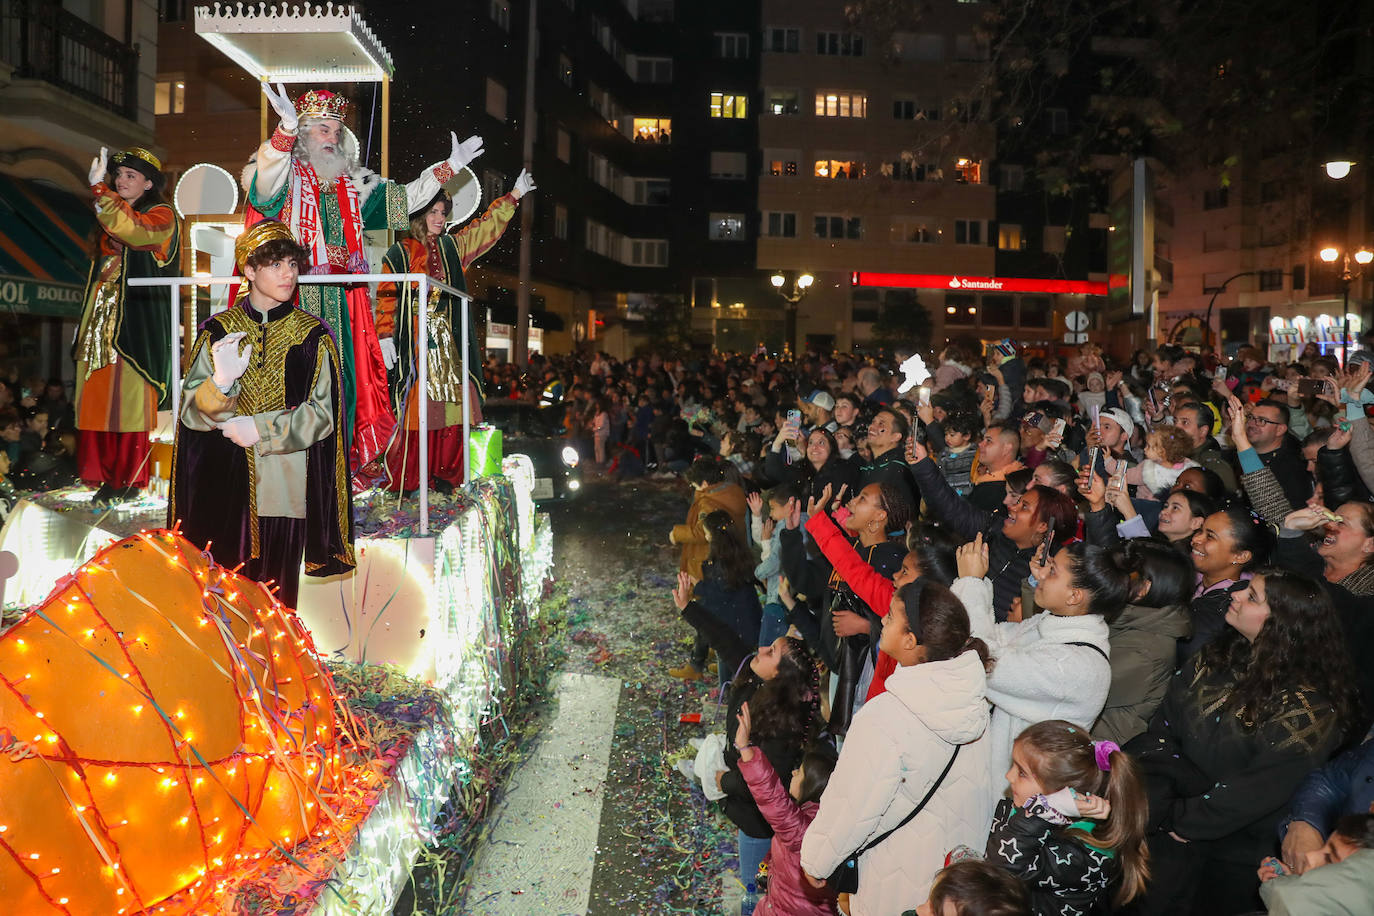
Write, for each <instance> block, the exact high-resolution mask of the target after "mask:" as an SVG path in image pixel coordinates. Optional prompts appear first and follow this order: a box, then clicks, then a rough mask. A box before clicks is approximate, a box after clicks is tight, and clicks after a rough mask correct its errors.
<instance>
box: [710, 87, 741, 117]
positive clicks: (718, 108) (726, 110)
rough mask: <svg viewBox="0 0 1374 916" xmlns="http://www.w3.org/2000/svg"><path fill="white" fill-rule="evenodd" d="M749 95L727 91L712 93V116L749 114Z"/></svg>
mask: <svg viewBox="0 0 1374 916" xmlns="http://www.w3.org/2000/svg"><path fill="white" fill-rule="evenodd" d="M748 102H749V97H748V96H744V95H732V94H730V93H725V92H713V93H711V117H713V118H743V117H747V116H748V108H749V105H748Z"/></svg>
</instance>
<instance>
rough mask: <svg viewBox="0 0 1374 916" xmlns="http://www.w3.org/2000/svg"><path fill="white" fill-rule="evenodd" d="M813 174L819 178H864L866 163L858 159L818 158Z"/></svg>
mask: <svg viewBox="0 0 1374 916" xmlns="http://www.w3.org/2000/svg"><path fill="white" fill-rule="evenodd" d="M812 174H813V175H815V176H816V177H817V178H862V177H864V174H865V173H864V164H863V163H862V162H859V161H858V160H856V159H817V160H816V164H815V166H814V168H813V171H812Z"/></svg>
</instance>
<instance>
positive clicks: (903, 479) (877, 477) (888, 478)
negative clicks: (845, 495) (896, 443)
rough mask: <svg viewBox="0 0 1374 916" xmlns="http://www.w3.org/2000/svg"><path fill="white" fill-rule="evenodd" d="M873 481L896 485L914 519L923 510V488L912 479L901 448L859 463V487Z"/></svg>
mask: <svg viewBox="0 0 1374 916" xmlns="http://www.w3.org/2000/svg"><path fill="white" fill-rule="evenodd" d="M871 483H887V484H891V485H892V486H894V487H896V488H897V490H898V491H899V492H900V493H901V494H902V498H903V499H905V500H906V504H907V507H908V508H909V509H910V513H911V517H912V518H913V519H914V518H916V516H918V515H919V514H920V510H921V490H920V488H919V487H918V486H917V485H916V483H915V482H914V481H913V480H912V477H911V470H910V468H908V467H907V463H906V459H905V458H904V457H903V456H902V450H901V449H900V448H894V449H890V450H888V451H887V452H884V453H883V454H882V455H881V456H880V457H878V458H875V459H874V460H872V461H870V462H868V463H866V464H861V465H859V489H863V488H864V487H866V486H868V485H869V484H871Z"/></svg>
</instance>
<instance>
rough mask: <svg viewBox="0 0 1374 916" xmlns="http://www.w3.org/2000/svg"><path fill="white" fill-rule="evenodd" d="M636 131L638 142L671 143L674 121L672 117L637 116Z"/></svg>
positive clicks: (635, 138) (635, 137)
mask: <svg viewBox="0 0 1374 916" xmlns="http://www.w3.org/2000/svg"><path fill="white" fill-rule="evenodd" d="M634 132H635V136H634V140H635V142H636V143H671V142H673V121H672V119H671V118H635V119H634Z"/></svg>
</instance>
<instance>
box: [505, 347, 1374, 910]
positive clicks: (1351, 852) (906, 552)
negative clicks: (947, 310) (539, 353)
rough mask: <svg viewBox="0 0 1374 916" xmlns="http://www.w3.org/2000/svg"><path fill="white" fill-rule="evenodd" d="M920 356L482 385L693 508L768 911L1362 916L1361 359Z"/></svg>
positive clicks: (1371, 539)
mask: <svg viewBox="0 0 1374 916" xmlns="http://www.w3.org/2000/svg"><path fill="white" fill-rule="evenodd" d="M902 355H903V354H898V359H896V360H893V361H891V362H890V363H888V364H887V365H884V364H882V363H881V362H875V361H858V360H846V359H843V358H840V359H829V358H823V357H820V356H816V355H814V354H810V355H806V356H803V357H801V358H799V359H797V360H795V361H780V360H777V359H775V358H772V357H769V356H766V355H756V356H752V357H751V356H744V355H733V356H728V355H717V356H701V357H697V358H695V359H691V358H689V359H684V360H674V359H661V358H658V357H646V358H642V359H633V360H629V361H624V362H622V361H618V360H615V359H612V358H610V357H607V356H604V355H597V356H596V357H595V358H593V359H590V360H583V361H580V362H574V361H561V360H557V359H555V360H549V361H536V362H535V363H534V364H533V365H532V367H531V368H530V370H529V371H528V372H525V373H521V372H520V371H518V370H516V369H515V368H514V367H510V366H506V365H502V364H497V363H491V364H489V365H488V366H487V367H486V369H487V384H488V389H489V391H491V392H493V393H495V394H497V395H499V396H507V397H517V398H526V399H529V400H532V401H538V402H541V403H543V404H545V405H548V406H549V407H550V409H551V410H556V411H560V412H561V413H562V417H563V421H564V427H565V429H566V430H567V435H568V436H569V437H571V438H572V439H573V440H574V441H575V442H577V443H578V444H579V447H580V448H581V449H582V450H583V452H584V454H585V456H586V460H588V461H590V462H595V464H596V465H597V466H598V467H600V468H602V469H603V470H604V471H605V472H606V473H608V474H610V475H611V476H613V477H614V478H617V479H624V478H628V477H632V476H636V475H643V474H653V475H659V476H665V477H675V476H678V475H680V476H681V478H682V479H683V480H685V482H686V483H687V484H688V485H689V486H690V488H691V499H690V504H689V506H688V507H687V509H686V511H685V513H684V515H683V516H682V517H681V518H680V519H674V520H671V521H672V522H677V524H670V523H669V522H667V521H665V524H664V531H665V535H666V536H667V538H668V539H669V540H670V541H671V542H672V543H673V544H674V545H676V546H677V548H678V549H679V550H680V568H679V574H678V581H677V584H676V587H675V588H674V589H673V594H672V600H673V602H674V604H675V605H676V606H677V608H678V609H679V611H680V613H681V616H682V618H683V620H684V621H686V623H687V624H688V625H690V627H691V631H692V632H693V634H695V640H694V644H693V646H692V650H691V652H690V653H688V654H687V655H686V657H684V658H682V659H681V662H682V664H681V665H680V666H679V667H676V668H674V669H672V675H673V676H674V677H677V678H683V679H687V680H702V679H707V680H708V682H709V681H712V680H713V681H715V682H718V683H719V685H720V689H721V691H722V702H723V703H724V705H725V708H726V711H727V713H726V717H725V728H724V729H723V734H717V735H709V736H706V737H705V738H703V739H700V740H696V741H694V742H693V745H694V746H693V749H692V751H691V752H690V753H689V756H688V758H687V759H685V760H684V761H683V763H682V765H681V767H680V768H681V769H682V771H683V773H684V774H685V775H686V776H687V777H688V778H690V779H691V780H692V781H693V786H694V791H695V790H696V789H700V790H701V791H703V792H704V793H705V794H706V795H707V797H708V798H710V799H713V800H716V801H718V802H719V805H720V808H721V810H722V811H723V813H724V814H725V816H726V817H728V818H729V820H730V821H732V822H733V824H734V825H735V827H736V828H737V829H738V841H739V863H740V879H741V881H743V882H744V883H745V884H746V885H749V886H751V887H752V888H755V889H757V890H758V892H759V893H760V894H761V895H762V899H760V900H758V901H757V909H756V910H755V912H758V913H770V914H790V913H803V914H811V913H833V912H835V911H836V908H837V907H841V906H842V907H843V908H844V910H845V911H846V912H849V913H854V914H863V916H871V914H890V916H899V914H902V913H905V912H907V911H911V910H915V911H917V912H920V913H944V914H948V913H998V914H1001V913H1006V914H1012V913H1036V914H1055V916H1072V914H1089V913H1105V912H1130V913H1140V914H1164V913H1206V914H1227V913H1252V912H1263V911H1264V910H1265V909H1266V908H1267V909H1268V911H1269V912H1273V913H1367V912H1374V868H1371V867H1370V866H1371V864H1374V863H1371V860H1374V849H1372V848H1370V847H1371V843H1374V814H1371V802H1374V734H1371V733H1369V731H1368V728H1369V721H1370V712H1371V711H1372V710H1374V676H1371V668H1372V667H1374V666H1371V665H1370V664H1369V662H1368V659H1369V658H1370V657H1371V654H1372V653H1374V502H1371V497H1370V493H1371V491H1374V428H1371V419H1370V418H1371V417H1374V392H1372V391H1371V390H1370V388H1369V382H1370V377H1371V362H1372V361H1374V358H1372V357H1371V356H1370V354H1369V353H1368V352H1367V351H1363V350H1360V351H1356V352H1354V353H1353V354H1352V355H1351V358H1350V359H1349V360H1348V364H1347V365H1345V366H1342V365H1341V364H1340V363H1339V362H1338V361H1336V360H1335V359H1333V358H1331V357H1329V356H1323V355H1320V354H1319V353H1314V352H1307V353H1304V354H1303V358H1302V359H1300V360H1298V361H1297V362H1294V363H1291V364H1290V363H1282V364H1276V363H1273V362H1270V361H1269V360H1267V359H1266V358H1265V354H1264V353H1263V352H1261V351H1260V350H1258V349H1256V348H1250V347H1247V348H1245V349H1242V350H1241V351H1240V352H1239V354H1238V355H1237V356H1236V357H1235V358H1234V359H1233V360H1231V361H1230V362H1229V363H1218V362H1217V361H1216V360H1215V359H1212V358H1210V357H1209V358H1204V357H1202V356H1198V355H1196V354H1192V353H1188V352H1185V351H1184V350H1182V349H1180V348H1177V347H1172V346H1163V347H1160V348H1159V349H1157V350H1156V351H1154V352H1152V353H1143V352H1142V353H1136V354H1133V355H1132V356H1131V358H1130V359H1129V360H1127V361H1124V362H1122V363H1114V362H1113V361H1111V360H1110V359H1108V358H1107V357H1105V356H1104V354H1102V353H1101V352H1100V350H1099V349H1098V348H1097V347H1095V346H1093V345H1087V346H1084V347H1082V348H1080V349H1079V350H1078V351H1077V352H1076V353H1075V354H1074V355H1073V356H1072V357H1071V358H1069V359H1059V358H1035V357H1027V356H1025V355H1023V354H1021V353H1019V352H1018V351H1017V350H1016V348H1015V347H1012V346H1009V345H1007V344H1005V343H1002V344H999V345H996V346H993V347H991V348H989V349H988V351H987V353H986V354H984V353H980V352H970V351H968V350H965V349H963V348H962V347H959V346H950V347H948V348H947V349H946V350H945V351H944V352H942V353H941V354H939V357H938V360H937V361H936V362H935V363H934V365H932V366H931V367H930V370H931V374H930V377H929V378H928V379H926V380H925V381H924V383H923V384H910V383H908V382H907V381H905V379H904V374H903V373H902V372H901V371H896V369H895V367H896V366H897V365H898V362H899V360H900V357H901V356H902ZM889 369H891V370H893V371H888V370H889ZM712 658H714V661H712ZM854 866H856V868H855V867H854ZM855 871H857V880H855V879H854V872H855ZM842 892H843V893H842ZM751 905H753V904H752V903H751Z"/></svg>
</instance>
